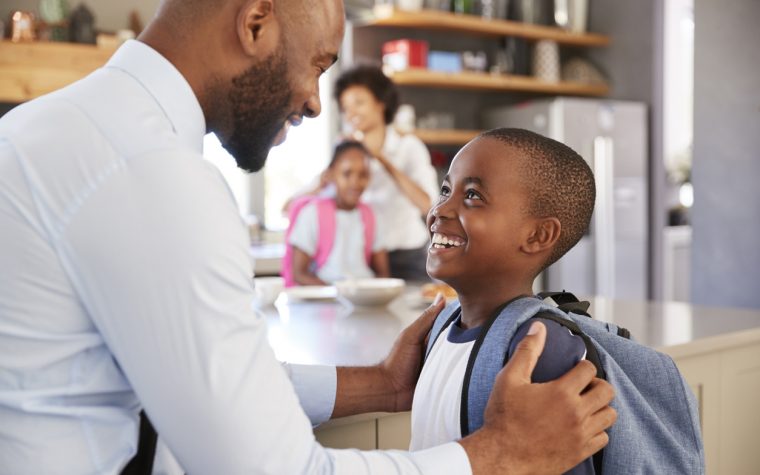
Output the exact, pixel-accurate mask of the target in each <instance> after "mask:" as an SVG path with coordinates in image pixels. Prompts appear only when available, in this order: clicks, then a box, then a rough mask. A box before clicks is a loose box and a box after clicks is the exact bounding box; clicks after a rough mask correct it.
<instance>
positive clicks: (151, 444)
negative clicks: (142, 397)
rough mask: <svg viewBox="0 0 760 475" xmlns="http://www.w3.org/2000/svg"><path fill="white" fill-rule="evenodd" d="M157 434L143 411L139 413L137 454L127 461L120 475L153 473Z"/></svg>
mask: <svg viewBox="0 0 760 475" xmlns="http://www.w3.org/2000/svg"><path fill="white" fill-rule="evenodd" d="M157 443H158V434H157V433H156V429H154V428H153V424H151V423H150V420H149V419H148V416H146V415H145V411H141V412H140V438H139V439H138V442H137V453H136V454H135V456H134V457H132V460H130V461H129V463H128V464H127V466H126V467H124V470H122V472H121V475H150V474H151V473H152V472H153V459H154V458H155V457H156V444H157Z"/></svg>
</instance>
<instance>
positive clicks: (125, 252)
mask: <svg viewBox="0 0 760 475" xmlns="http://www.w3.org/2000/svg"><path fill="white" fill-rule="evenodd" d="M204 132H205V122H204V117H203V114H202V111H201V108H200V106H199V104H198V101H197V99H196V98H195V96H194V95H193V92H192V90H191V89H190V87H189V85H188V84H187V82H186V81H185V80H184V78H183V77H182V75H181V74H180V73H179V72H178V71H177V70H176V69H175V68H174V67H173V66H172V65H171V64H170V63H169V62H168V61H166V60H165V59H164V58H163V57H162V56H161V55H160V54H158V53H157V52H156V51H154V50H153V49H151V48H150V47H148V46H146V45H144V44H142V43H140V42H137V41H130V42H127V43H126V44H125V45H124V46H122V47H121V48H120V49H119V50H118V51H117V52H116V54H115V55H114V57H113V58H112V59H111V60H110V61H109V63H108V65H107V66H106V67H104V68H102V69H100V70H98V71H96V72H95V73H93V74H92V75H90V76H89V77H87V78H86V79H84V80H82V81H79V82H78V83H76V84H74V85H72V86H70V87H67V88H66V89H64V90H62V91H59V92H56V93H53V94H51V95H48V96H45V97H43V98H41V99H38V100H35V101H32V102H30V103H28V104H25V105H22V106H20V107H18V108H16V109H14V110H13V111H11V112H10V113H9V114H7V115H6V116H5V117H3V118H2V119H0V229H2V233H0V269H2V270H3V271H2V272H0V421H2V423H0V441H2V443H0V473H3V474H5V473H9V474H14V475H16V474H39V473H47V474H57V473H65V474H71V473H77V474H89V473H92V474H113V473H118V472H119V471H120V470H121V469H122V468H123V467H124V465H125V464H126V463H127V461H128V460H129V459H130V458H131V457H132V456H133V454H134V453H135V450H136V444H137V424H138V419H137V413H138V411H139V410H140V406H144V408H145V410H146V411H147V413H148V415H149V416H150V418H151V419H152V421H153V423H154V425H155V426H156V429H157V430H158V432H159V434H160V435H161V437H162V439H163V440H164V441H165V442H166V444H167V445H168V446H169V448H170V449H171V450H172V452H173V453H174V454H175V455H176V456H177V458H178V459H179V461H180V463H181V464H182V466H183V467H184V469H185V470H186V471H187V472H189V473H198V474H203V473H224V474H239V473H262V472H266V473H368V472H370V471H372V472H376V473H394V472H396V473H419V472H429V473H437V472H441V471H442V470H443V467H450V466H458V467H462V469H463V470H464V472H465V473H466V472H468V471H469V470H470V469H469V464H468V461H467V458H466V455H465V452H464V450H463V449H462V448H461V446H459V445H458V444H449V445H446V446H442V447H439V448H436V449H433V450H432V451H429V452H422V453H418V454H413V455H409V454H406V453H399V452H396V453H387V452H376V453H363V452H358V451H334V450H325V449H323V448H322V447H320V446H319V445H318V444H317V443H316V442H315V441H314V437H313V435H312V432H311V424H310V421H309V419H308V418H307V416H306V414H305V413H304V410H305V411H306V412H307V413H308V414H309V415H310V416H311V420H312V422H319V421H321V420H324V419H326V418H327V417H328V416H329V414H331V412H332V406H333V404H334V398H335V384H336V378H335V369H334V367H302V366H295V365H293V366H286V367H283V366H282V365H281V364H279V363H278V362H277V361H276V359H275V358H274V355H273V352H272V350H271V348H270V346H269V344H268V342H267V335H266V334H267V328H266V323H265V320H264V319H263V318H262V317H261V316H260V315H259V314H257V313H255V312H254V311H252V310H251V301H252V297H253V292H252V279H251V276H252V269H251V266H250V261H249V259H248V255H247V253H248V241H247V236H246V232H245V226H244V224H243V222H242V220H241V219H240V216H239V214H238V211H237V209H236V207H235V203H234V199H233V197H232V194H231V193H230V191H229V189H228V188H227V187H226V185H225V182H224V180H223V179H222V177H221V176H220V174H219V172H218V171H217V169H216V168H214V166H213V165H211V164H209V163H207V162H205V161H204V160H202V156H201V153H202V150H201V147H202V139H203V135H204ZM289 376H290V379H291V380H292V382H293V384H291V381H290V380H289V378H288V377H289ZM294 386H295V390H294ZM299 395H300V396H301V397H300V402H301V403H302V404H303V409H304V410H302V409H301V407H302V406H300V405H299Z"/></svg>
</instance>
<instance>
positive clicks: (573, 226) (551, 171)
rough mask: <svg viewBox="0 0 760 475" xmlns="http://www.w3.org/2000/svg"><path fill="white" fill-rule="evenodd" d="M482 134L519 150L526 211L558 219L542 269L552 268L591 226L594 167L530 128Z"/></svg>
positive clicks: (498, 130)
mask: <svg viewBox="0 0 760 475" xmlns="http://www.w3.org/2000/svg"><path fill="white" fill-rule="evenodd" d="M480 137H489V138H493V139H496V140H499V141H500V142H502V143H505V144H507V145H509V146H510V147H513V148H515V149H516V150H518V151H519V152H520V154H519V156H520V165H519V173H520V174H521V177H522V179H523V180H526V182H527V183H528V186H527V187H526V189H527V190H529V191H528V193H529V196H528V199H529V205H528V206H529V209H528V210H526V211H527V212H528V213H529V214H530V215H531V216H536V217H547V218H548V217H555V218H557V219H559V222H560V224H561V226H562V228H561V231H560V236H559V239H558V240H557V244H556V246H555V247H554V250H553V251H552V253H551V255H550V256H549V258H548V259H547V260H546V262H545V263H544V265H543V266H542V268H541V270H543V269H545V268H547V267H549V266H550V265H552V264H554V263H555V262H556V261H557V260H558V259H559V258H560V257H562V256H563V255H565V253H566V252H567V251H569V250H570V249H571V248H572V247H573V246H575V245H576V244H577V243H578V241H580V239H581V237H583V234H584V233H585V232H586V230H587V229H588V226H589V222H590V221H591V214H592V213H593V211H594V200H595V199H596V185H595V183H594V174H593V173H592V172H591V168H590V167H589V166H588V164H587V163H586V161H585V160H584V159H583V157H581V156H580V155H578V154H577V153H576V152H575V151H574V150H573V149H571V148H570V147H568V146H567V145H565V144H563V143H561V142H558V141H556V140H553V139H550V138H548V137H544V136H543V135H540V134H537V133H534V132H531V131H529V130H524V129H513V128H500V129H493V130H489V131H486V132H483V133H482V134H481V135H480Z"/></svg>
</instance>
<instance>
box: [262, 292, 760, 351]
mask: <svg viewBox="0 0 760 475" xmlns="http://www.w3.org/2000/svg"><path fill="white" fill-rule="evenodd" d="M590 301H591V308H590V313H591V314H592V315H593V316H594V318H595V319H597V320H602V321H609V322H612V323H615V324H616V325H619V326H623V327H625V328H627V329H629V330H630V331H631V334H632V335H633V338H634V339H635V340H637V341H638V342H640V343H643V344H645V345H648V346H651V347H654V348H658V349H667V352H668V353H669V354H671V355H674V353H675V354H677V355H679V356H685V355H687V354H692V353H693V352H694V351H693V348H694V346H693V345H692V346H690V347H688V348H687V346H686V345H689V344H692V343H699V344H700V345H698V346H700V347H714V346H715V345H716V344H720V342H721V341H724V340H726V339H727V338H728V340H731V339H733V338H736V337H737V335H736V333H737V332H747V331H749V332H750V333H752V334H754V333H757V334H758V335H760V311H754V310H743V309H729V308H711V307H699V306H694V305H689V304H686V303H680V302H665V303H657V302H646V301H624V300H611V299H606V298H600V297H597V298H592V299H590ZM425 307H426V305H425V303H424V302H423V300H422V298H421V297H420V294H419V289H418V288H416V287H413V288H408V289H407V291H406V292H405V293H404V294H403V295H402V296H401V297H399V298H398V299H396V300H394V301H393V302H392V303H391V304H390V305H389V306H388V307H378V308H354V307H352V306H351V305H350V304H348V303H342V302H338V301H335V300H330V301H306V302H303V301H302V302H288V300H287V297H286V296H285V295H284V294H283V295H281V296H280V298H278V300H277V302H276V303H275V306H274V307H268V308H266V309H264V310H263V311H262V312H263V313H264V315H266V317H267V321H268V324H269V341H270V343H271V345H272V347H273V348H274V351H275V353H276V354H277V357H278V358H279V359H280V360H284V361H290V362H293V363H324V364H337V365H368V364H373V363H377V362H378V361H380V360H381V359H382V358H383V357H384V356H385V355H386V354H387V352H388V351H389V350H390V348H391V345H392V344H393V342H394V341H395V338H396V336H397V335H398V334H399V332H401V330H402V329H403V328H404V327H405V326H407V325H408V324H410V323H411V322H412V321H414V319H415V318H417V316H419V315H420V313H421V312H422V310H424V308H425ZM710 343H712V345H710ZM705 345H707V346H705ZM689 348H692V350H689ZM674 356H675V355H674Z"/></svg>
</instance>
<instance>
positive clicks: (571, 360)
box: [508, 319, 586, 383]
mask: <svg viewBox="0 0 760 475" xmlns="http://www.w3.org/2000/svg"><path fill="white" fill-rule="evenodd" d="M531 323H533V319H531V320H528V321H527V322H525V323H523V324H522V325H521V326H520V328H518V329H517V331H516V332H515V336H514V338H512V343H511V344H510V345H509V352H508V355H509V357H511V356H512V354H513V353H514V351H515V348H516V347H517V345H518V344H519V343H520V341H522V339H523V338H524V337H525V335H526V334H527V333H528V329H529V328H530V324H531ZM541 323H543V324H544V325H545V326H546V350H545V351H544V352H543V353H542V354H541V357H540V358H539V359H538V363H537V364H536V369H535V370H534V371H533V376H532V382H534V383H545V382H548V381H554V380H555V379H557V378H559V377H560V376H562V375H563V374H565V373H567V372H568V371H570V370H571V369H572V368H573V367H574V366H575V365H576V364H578V362H579V361H581V360H583V359H585V357H586V345H585V343H583V339H582V338H581V337H579V336H576V335H573V334H572V333H571V332H570V330H569V329H567V328H566V327H564V326H562V325H560V324H559V323H557V322H555V321H552V320H547V319H541Z"/></svg>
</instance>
